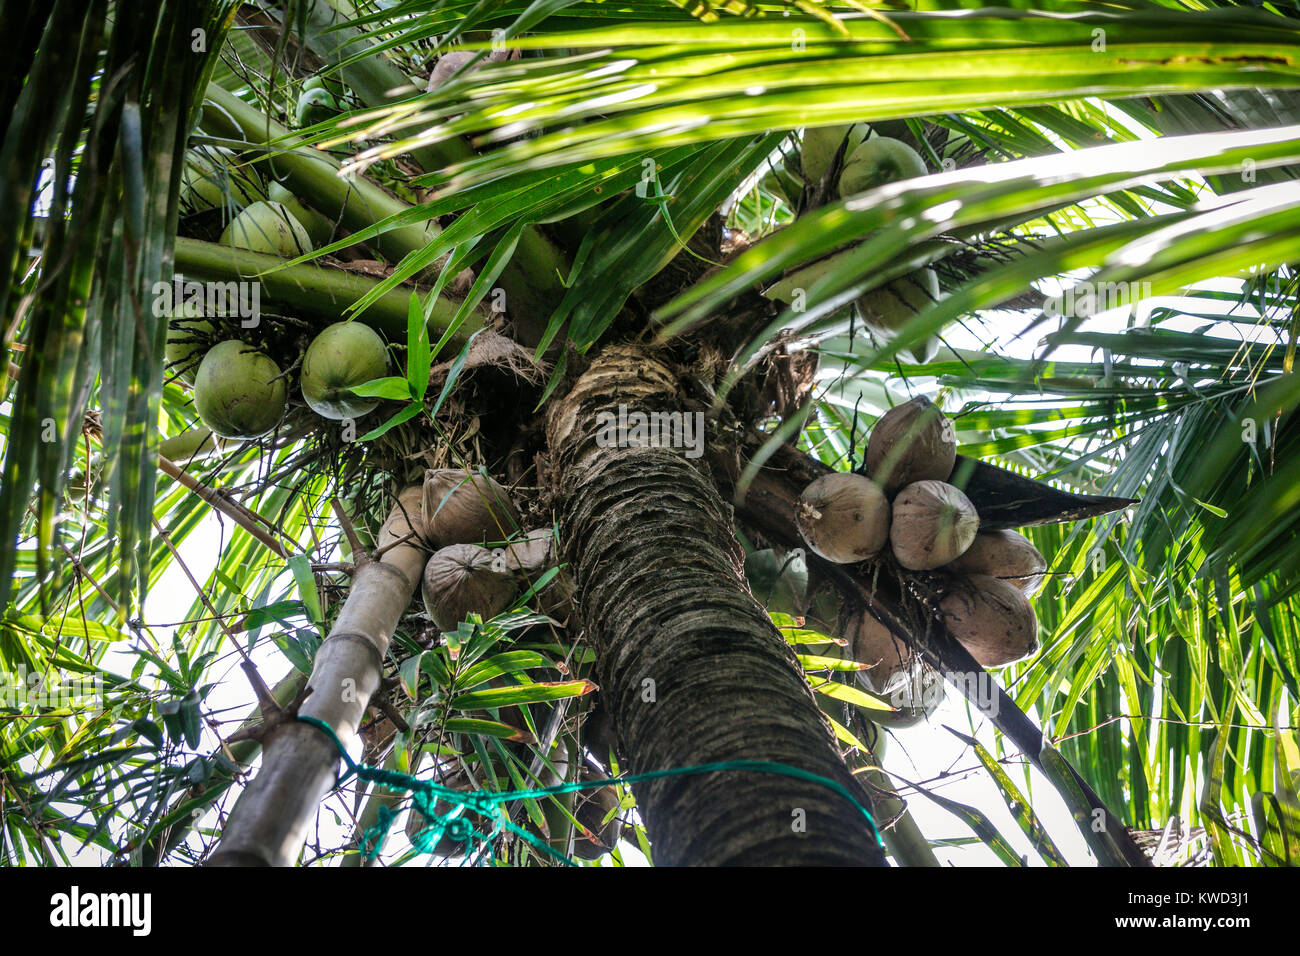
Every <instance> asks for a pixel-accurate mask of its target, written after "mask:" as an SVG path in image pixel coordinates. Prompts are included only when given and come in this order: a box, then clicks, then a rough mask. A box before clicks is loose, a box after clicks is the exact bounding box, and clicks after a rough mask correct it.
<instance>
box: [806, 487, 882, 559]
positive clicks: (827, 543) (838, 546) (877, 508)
mask: <svg viewBox="0 0 1300 956" xmlns="http://www.w3.org/2000/svg"><path fill="white" fill-rule="evenodd" d="M795 524H797V525H798V527H799V533H800V534H801V535H803V539H804V541H805V542H807V544H808V547H810V548H812V550H813V551H814V552H815V553H816V554H819V555H821V556H822V557H823V558H825V559H826V560H827V561H834V562H835V563H836V564H852V563H854V562H856V561H864V560H866V559H867V558H870V557H874V556H875V555H876V554H878V553H879V552H880V549H881V548H883V547H884V546H885V541H886V540H888V538H889V502H888V501H887V500H886V499H885V493H884V492H883V491H881V490H880V486H879V485H877V484H876V483H875V482H874V481H872V480H871V479H870V478H866V477H864V476H863V475H856V474H852V473H836V474H831V475H823V476H822V477H820V478H818V479H817V480H816V481H814V482H813V483H812V484H810V485H809V486H808V487H807V488H805V489H804V490H803V494H801V495H800V496H799V503H798V504H797V505H796V506H795Z"/></svg>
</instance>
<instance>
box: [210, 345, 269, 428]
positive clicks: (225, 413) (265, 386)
mask: <svg viewBox="0 0 1300 956" xmlns="http://www.w3.org/2000/svg"><path fill="white" fill-rule="evenodd" d="M287 406H288V390H287V389H286V388H285V385H284V379H282V378H280V369H279V367H278V366H277V365H276V364H275V362H273V361H271V359H269V358H268V357H267V356H265V355H263V354H262V353H261V352H258V351H257V350H256V349H254V348H253V347H252V346H250V345H246V344H244V343H243V342H241V341H239V340H238V339H230V340H228V341H225V342H221V343H220V344H218V345H214V346H213V347H212V348H211V349H209V350H208V353H207V354H206V355H204V356H203V361H202V362H200V363H199V370H198V372H197V373H196V374H195V376H194V409H195V411H197V412H198V413H199V418H201V419H202V420H203V424H205V425H207V426H208V428H210V429H212V431H213V432H215V433H216V434H217V435H220V436H221V437H222V438H257V437H258V436H259V435H264V434H266V433H267V432H268V431H270V430H271V429H272V428H274V427H275V426H276V424H278V423H279V421H280V419H281V418H282V417H283V416H284V412H285V408H286V407H287Z"/></svg>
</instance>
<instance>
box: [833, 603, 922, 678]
mask: <svg viewBox="0 0 1300 956" xmlns="http://www.w3.org/2000/svg"><path fill="white" fill-rule="evenodd" d="M845 637H847V638H848V639H849V643H850V647H851V648H852V652H853V659H854V660H855V661H857V662H858V663H859V664H865V665H866V670H861V671H858V683H860V684H861V685H862V686H863V687H865V688H866V689H867V690H869V691H870V692H871V693H873V694H877V695H879V696H882V697H883V696H885V695H887V694H889V693H891V692H892V691H894V690H897V689H898V688H899V687H902V686H903V685H904V684H906V683H907V681H908V679H909V678H910V677H912V675H913V674H914V673H916V672H917V671H918V670H919V669H920V666H921V661H920V659H919V658H918V657H917V655H916V652H915V651H913V650H912V648H910V647H908V645H907V644H906V643H905V642H904V641H901V640H899V639H898V638H897V637H895V636H894V634H893V632H892V631H890V630H889V628H887V627H885V625H883V624H881V623H880V622H879V621H877V620H876V618H875V617H874V616H873V615H872V613H871V612H870V611H868V610H866V609H862V610H859V611H856V612H854V614H853V615H852V617H850V618H849V623H848V627H847V629H846V633H845Z"/></svg>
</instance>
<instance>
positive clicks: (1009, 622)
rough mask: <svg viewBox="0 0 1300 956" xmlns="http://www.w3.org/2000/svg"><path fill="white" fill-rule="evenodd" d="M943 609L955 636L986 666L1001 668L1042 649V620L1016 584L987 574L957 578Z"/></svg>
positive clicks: (943, 601)
mask: <svg viewBox="0 0 1300 956" xmlns="http://www.w3.org/2000/svg"><path fill="white" fill-rule="evenodd" d="M939 610H940V611H941V612H942V614H943V618H944V623H946V624H947V626H948V630H949V632H950V633H951V634H952V636H953V637H955V638H957V640H959V641H961V643H962V646H964V647H965V648H966V650H968V651H970V653H971V656H972V657H974V658H975V660H977V661H978V662H979V663H980V665H981V666H983V667H1001V666H1002V665H1003V664H1010V663H1012V662H1013V661H1018V660H1023V659H1024V658H1026V657H1029V656H1031V655H1033V653H1034V652H1035V651H1037V650H1038V619H1037V617H1035V616H1034V609H1033V606H1032V605H1030V603H1029V598H1027V597H1025V593H1024V592H1023V591H1021V590H1020V588H1018V587H1016V586H1015V585H1014V584H1009V583H1008V582H1006V581H1002V580H1000V579H998V578H992V577H989V576H988V575H987V574H972V575H971V576H970V577H963V578H957V579H956V580H955V581H954V584H953V589H952V590H951V591H950V592H949V593H948V594H947V595H946V596H945V597H944V598H943V600H942V601H940V602H939Z"/></svg>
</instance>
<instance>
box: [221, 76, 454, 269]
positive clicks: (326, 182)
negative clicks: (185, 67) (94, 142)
mask: <svg viewBox="0 0 1300 956" xmlns="http://www.w3.org/2000/svg"><path fill="white" fill-rule="evenodd" d="M204 99H205V105H204V111H203V121H202V122H203V128H204V129H205V130H207V131H210V132H212V133H214V134H216V135H220V136H224V137H227V138H230V139H237V140H245V141H247V142H249V143H252V144H255V145H257V146H261V147H264V148H265V149H266V151H267V154H266V158H265V159H263V160H259V161H258V162H259V163H263V164H268V165H269V167H270V169H271V170H272V171H273V172H274V174H275V178H276V179H278V180H281V181H282V182H283V183H284V184H285V186H287V187H288V188H289V190H290V191H291V192H293V193H294V194H295V195H296V196H298V197H299V198H301V199H302V200H303V201H304V202H306V203H307V205H309V206H311V207H312V208H313V209H315V210H317V211H318V212H320V213H322V214H323V215H325V216H327V217H329V218H330V219H331V220H333V219H339V218H341V219H342V223H343V226H344V228H346V229H348V230H350V231H352V232H356V231H357V230H360V229H364V228H365V227H366V226H370V225H373V224H374V223H376V222H378V221H379V220H381V219H385V218H387V217H388V216H393V215H396V214H398V213H402V212H408V211H410V210H411V208H412V207H411V206H410V205H409V204H408V203H405V202H403V201H402V200H400V199H398V198H397V197H396V196H394V195H393V194H392V193H390V192H388V191H387V190H386V189H384V188H382V187H381V186H378V185H376V184H375V183H373V182H371V181H370V180H368V179H366V178H365V177H364V176H353V177H348V178H347V179H344V178H343V177H342V176H340V175H339V169H340V164H339V162H338V160H336V159H335V158H334V157H333V156H331V155H330V154H329V153H327V152H324V151H322V150H319V149H315V148H311V147H305V146H302V145H301V144H302V143H303V142H304V140H305V139H306V137H304V136H302V135H300V134H297V133H294V132H292V131H291V130H289V129H288V128H286V127H285V126H282V125H281V124H279V123H277V122H276V121H275V120H273V119H269V118H268V117H267V116H266V115H264V114H263V113H262V112H260V111H259V110H258V109H256V108H255V107H253V106H250V105H249V104H248V103H245V102H244V101H243V100H241V99H240V98H239V97H238V96H235V95H234V94H233V93H228V92H227V91H225V90H223V89H222V88H221V87H220V86H217V85H216V84H215V83H209V84H208V87H207V89H206V90H205V91H204ZM439 232H441V229H440V228H439V227H438V224H437V223H436V222H433V221H432V220H430V221H428V222H424V223H419V224H417V225H413V226H399V227H397V228H395V229H389V230H388V231H386V232H384V233H381V234H380V235H378V236H375V237H374V238H373V239H371V240H369V242H370V244H371V245H373V246H374V247H375V248H376V249H378V250H379V251H380V252H381V253H382V254H383V255H384V256H386V257H387V258H388V259H390V260H392V261H393V262H398V261H400V260H401V259H402V258H403V257H404V256H406V255H407V254H409V253H411V252H416V251H418V250H421V249H423V248H424V247H425V246H426V245H428V244H429V243H430V242H432V241H433V240H434V239H435V238H437V236H438V233H439Z"/></svg>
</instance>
